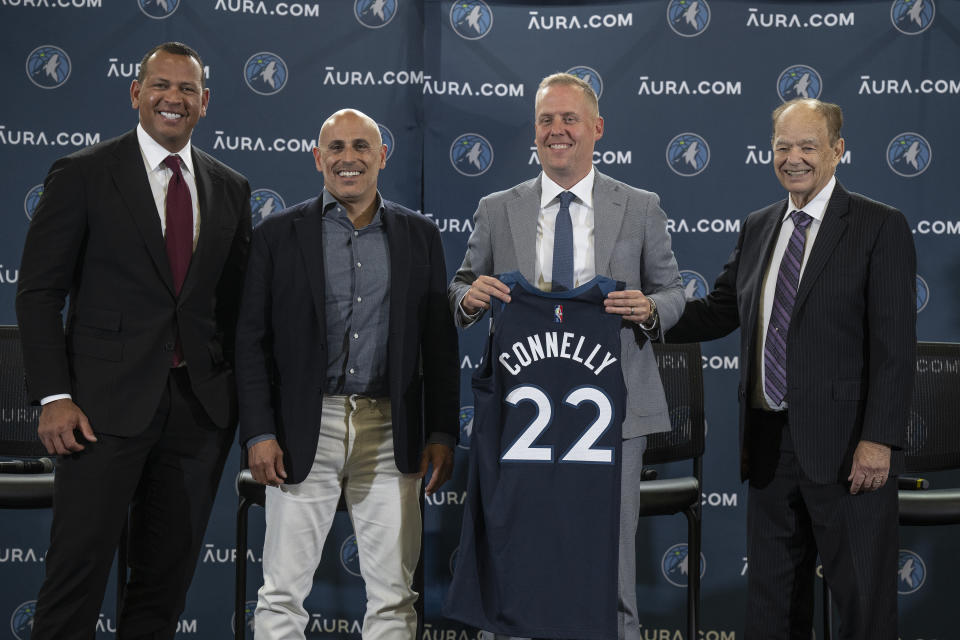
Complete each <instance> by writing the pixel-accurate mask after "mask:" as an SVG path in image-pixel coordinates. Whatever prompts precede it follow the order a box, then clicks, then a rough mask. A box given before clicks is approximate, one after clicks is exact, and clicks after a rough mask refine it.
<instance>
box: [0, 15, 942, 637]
mask: <svg viewBox="0 0 960 640" xmlns="http://www.w3.org/2000/svg"><path fill="white" fill-rule="evenodd" d="M0 24H2V25H3V31H4V33H5V34H6V35H5V36H4V38H3V39H2V41H0V59H3V60H6V63H5V64H4V65H2V67H0V78H2V81H3V85H4V86H5V87H7V89H8V90H9V91H10V94H11V96H12V97H8V99H7V101H6V102H5V103H4V106H3V107H2V108H0V167H2V168H3V170H2V173H0V203H2V205H3V206H2V208H0V215H2V218H0V324H15V322H16V318H15V315H14V296H15V292H16V286H17V280H18V277H19V265H20V257H21V252H22V247H23V241H24V237H25V235H26V231H27V226H28V224H29V221H30V216H31V215H32V213H33V211H34V208H35V206H36V204H37V201H38V200H39V198H40V196H41V195H42V192H43V180H44V177H45V176H46V174H47V170H48V169H49V167H50V165H51V164H52V163H53V162H54V160H56V159H57V158H58V157H60V156H63V155H66V154H69V153H72V152H74V151H76V150H78V149H80V148H82V147H85V146H87V145H90V144H93V143H96V142H100V141H103V140H107V139H109V138H112V137H114V136H117V135H120V134H122V133H124V132H125V131H128V130H130V129H131V128H133V127H134V126H135V125H136V122H137V119H136V118H137V116H136V112H135V111H134V110H132V109H131V107H130V99H129V88H130V83H131V81H132V80H133V79H134V78H135V77H136V74H137V71H138V66H139V61H140V58H141V57H142V55H143V54H144V53H145V52H146V51H147V50H148V49H149V48H150V47H152V46H153V45H155V44H157V43H160V42H163V41H166V40H179V41H182V42H185V43H187V44H189V45H191V46H193V47H194V48H196V49H197V50H198V51H199V53H200V55H201V56H202V57H203V59H204V64H205V69H204V73H205V76H206V81H207V85H208V86H209V87H210V91H211V98H210V105H209V109H208V115H207V117H206V118H204V119H202V120H201V121H200V123H199V125H198V126H197V128H196V131H195V133H194V136H193V143H194V144H195V145H197V146H198V147H200V148H201V149H203V150H205V151H207V152H209V153H211V154H213V155H214V156H216V157H217V158H218V159H220V160H222V161H224V162H226V163H227V164H229V165H230V166H232V167H233V168H235V169H237V170H238V171H240V172H242V173H244V174H245V175H246V176H247V177H248V178H249V180H250V186H251V187H252V189H253V195H252V202H251V205H252V209H253V215H254V224H257V223H258V222H259V221H260V220H262V219H263V218H265V217H267V216H269V215H271V214H272V213H275V212H276V211H278V210H280V209H282V208H283V207H285V206H289V205H292V204H295V203H298V202H301V201H303V200H306V199H307V198H310V197H312V196H314V195H315V194H317V193H318V192H319V190H320V189H321V187H322V177H321V176H320V174H319V173H317V171H316V168H315V166H314V160H313V157H312V155H311V149H312V147H313V146H314V144H315V140H316V136H317V133H318V132H319V129H320V125H321V124H322V122H323V120H324V118H326V116H327V115H329V114H330V113H332V112H333V111H335V110H337V109H340V108H343V107H355V108H358V109H360V110H362V111H364V112H366V113H367V114H369V115H370V116H371V117H372V118H374V119H375V120H376V121H377V123H378V124H379V125H380V130H381V132H382V134H383V139H384V142H385V143H386V144H387V146H388V152H387V167H386V169H385V170H384V171H383V172H381V174H380V191H381V193H382V194H383V195H384V197H386V198H389V199H391V200H395V201H397V202H400V203H402V204H404V205H406V206H409V207H411V208H413V209H419V210H420V211H422V212H423V214H424V215H426V216H427V217H429V218H430V219H431V220H433V221H434V222H435V223H436V224H437V225H438V226H439V228H440V230H441V232H442V235H443V242H444V248H445V251H446V259H447V269H448V272H449V275H450V276H452V275H453V272H454V271H455V270H456V268H457V267H458V266H459V264H460V262H461V260H462V258H463V254H464V251H465V249H466V243H467V238H468V237H469V234H470V232H471V231H472V230H473V213H474V211H475V209H476V206H477V202H478V200H479V199H480V198H481V197H482V196H484V195H486V194H488V193H491V192H493V191H499V190H502V189H507V188H509V187H511V186H513V185H515V184H517V183H519V182H521V181H523V180H526V179H528V178H531V177H534V176H536V175H537V173H538V172H539V171H540V167H539V163H538V159H537V155H536V150H535V145H534V135H533V102H534V97H535V93H536V88H537V84H538V82H539V81H540V79H541V78H542V77H543V76H545V75H548V74H550V73H554V72H557V71H569V72H571V73H574V74H577V75H579V76H580V77H582V78H584V79H585V80H587V81H588V82H589V83H590V84H591V85H592V86H593V87H594V88H595V89H596V91H597V94H598V95H599V96H600V111H601V114H602V115H603V116H604V118H605V131H604V135H603V138H602V139H601V140H599V141H598V143H597V146H596V151H595V153H594V162H595V164H596V167H597V169H598V170H600V171H602V172H604V173H606V174H608V175H611V176H613V177H614V178H617V179H619V180H623V181H625V182H627V183H629V184H631V185H634V186H637V187H642V188H645V189H649V190H651V191H654V192H656V193H658V194H659V195H660V198H661V201H662V206H663V208H664V210H665V211H666V212H667V215H668V216H669V218H670V220H669V226H668V229H669V231H670V233H671V235H672V241H673V249H674V252H675V253H676V256H677V260H678V262H679V264H680V268H681V270H682V271H681V274H682V276H683V282H684V286H685V288H686V291H687V295H688V297H697V296H703V295H705V294H706V292H707V291H708V290H709V289H710V286H711V283H712V281H713V279H714V277H715V276H716V275H717V274H718V273H719V271H720V269H721V267H722V265H723V264H724V262H725V261H726V259H727V257H728V256H729V255H730V252H731V251H732V250H733V248H734V245H735V243H736V239H737V233H738V232H739V230H740V226H741V224H742V221H743V220H744V218H745V217H746V215H747V214H748V213H750V212H751V211H754V210H756V209H759V208H760V207H762V206H764V205H766V204H769V203H770V202H773V201H776V200H779V199H782V198H783V197H784V196H785V194H784V192H783V189H782V187H781V186H780V184H779V183H778V181H777V179H776V177H775V176H774V172H773V167H772V166H771V165H772V151H771V146H770V135H771V121H770V113H771V111H772V110H773V109H774V108H775V107H776V106H777V105H779V104H780V103H781V102H782V101H784V100H787V99H790V98H793V97H798V96H807V97H819V98H822V99H824V100H828V101H831V102H837V103H839V104H840V105H841V106H842V107H843V108H844V113H845V119H846V124H845V126H844V129H843V135H844V137H845V139H846V152H845V154H844V156H843V159H842V161H841V163H840V165H839V167H838V170H837V176H838V178H839V180H840V181H841V182H842V183H843V184H844V186H845V187H847V188H848V189H849V190H851V191H856V192H859V193H863V194H866V195H868V196H870V197H872V198H874V199H877V200H880V201H883V202H885V203H888V204H890V205H893V206H895V207H897V208H899V209H900V210H901V211H903V213H904V214H905V215H906V217H907V219H908V221H909V223H910V225H911V227H912V229H913V231H914V239H915V242H916V247H917V258H918V261H917V269H918V273H917V299H916V301H915V302H914V301H910V300H891V301H890V304H916V306H917V310H918V312H919V315H918V318H917V330H918V331H917V333H918V336H919V338H920V339H921V340H936V341H960V295H958V293H957V284H956V283H957V282H958V280H960V214H958V207H957V206H956V199H955V198H953V197H952V196H950V195H949V185H950V184H951V183H952V182H953V180H955V179H956V176H955V174H954V171H956V166H954V168H952V169H951V164H950V162H952V161H951V160H949V158H950V153H952V152H951V151H950V149H952V148H953V145H957V144H958V143H960V124H958V118H957V114H958V113H960V3H958V2H953V1H950V0H851V1H848V2H816V3H813V2H802V1H799V0H797V1H794V2H770V1H766V0H645V1H633V2H616V1H607V2H589V1H587V0H579V1H577V0H565V1H563V2H550V3H539V4H538V3H531V2H511V1H507V0H502V1H496V0H457V1H456V2H451V1H450V0H336V1H335V0H324V1H319V0H291V1H282V2H281V1H277V0H189V1H188V0H0ZM951 200H953V201H954V204H953V205H951V204H950V202H951ZM479 324H480V325H482V326H481V327H480V328H473V329H471V330H468V331H465V332H463V333H462V334H461V341H460V359H461V401H460V404H461V410H460V418H459V419H460V433H461V442H460V445H459V447H458V449H457V455H456V470H455V472H454V476H453V478H452V480H451V481H450V482H449V483H447V485H445V486H444V487H443V488H442V490H441V491H439V492H437V493H436V494H435V495H434V496H433V497H431V498H428V499H427V500H426V504H425V514H424V517H425V537H424V547H425V570H426V593H425V596H426V599H425V606H426V617H425V622H426V625H425V631H424V634H423V639H424V640H470V639H472V638H475V637H476V636H477V632H476V630H474V629H469V628H466V627H464V626H463V625H460V624H459V623H456V622H454V621H450V620H447V619H444V618H443V617H442V615H441V613H440V608H441V603H442V601H443V597H444V595H445V593H446V589H447V587H448V585H449V583H450V578H451V568H452V566H453V564H454V559H455V556H456V552H457V544H458V540H459V530H460V521H461V517H462V513H463V503H464V499H465V488H466V471H467V456H468V450H469V447H470V433H471V429H472V419H473V406H472V405H473V400H472V396H471V391H470V376H471V374H472V372H473V371H474V369H475V368H476V367H477V366H478V364H479V360H480V357H481V355H482V348H483V343H484V340H483V339H484V336H485V329H486V322H482V323H479ZM703 353H704V356H703V374H704V378H705V388H706V400H705V401H706V415H707V422H708V433H707V452H706V455H705V458H704V488H703V520H704V524H703V556H702V558H701V568H702V574H703V593H702V596H703V606H702V631H701V634H700V638H702V639H705V640H736V639H737V638H740V637H742V634H743V628H744V624H743V612H744V609H745V597H746V596H745V593H746V580H747V572H748V571H749V563H748V561H747V558H746V535H745V530H746V523H745V520H746V491H745V488H744V486H743V485H742V484H741V483H740V481H739V465H738V461H737V404H736V396H737V394H736V389H737V382H738V371H737V370H738V368H739V366H740V362H739V347H738V342H737V336H736V335H733V336H729V337H727V338H725V339H723V340H719V341H716V342H711V343H705V344H704V345H703ZM0 366H3V363H0ZM954 373H956V372H954ZM118 401H119V402H122V398H120V399H118ZM3 410H4V411H7V410H8V408H7V407H3ZM238 469H239V449H237V451H236V452H235V453H234V454H233V457H232V458H231V460H230V461H229V462H228V463H227V471H226V472H225V475H224V479H223V482H222V484H221V488H220V493H219V496H218V499H217V503H216V505H215V508H214V512H213V515H212V518H211V522H210V527H209V529H208V531H207V535H206V540H205V544H204V548H203V550H202V552H201V556H200V564H199V567H198V568H197V573H196V577H195V579H194V581H193V586H192V587H191V589H190V592H189V594H188V599H187V605H186V609H185V611H184V613H183V616H182V620H181V621H180V625H179V632H178V636H177V637H178V638H180V637H183V638H187V637H197V638H203V639H204V640H207V639H211V640H218V639H227V638H231V637H232V635H231V633H232V632H231V620H232V616H233V572H234V563H235V562H237V561H238V559H239V560H241V561H242V560H244V559H245V560H246V561H247V562H248V563H249V566H250V572H249V579H248V584H247V600H248V602H247V611H246V617H247V619H246V623H247V625H248V629H249V631H248V637H251V638H252V636H253V633H252V616H253V608H254V606H255V601H256V591H257V589H258V588H259V586H260V583H261V579H262V574H261V570H260V562H261V555H262V541H263V527H264V524H263V515H262V510H260V509H254V510H253V512H252V513H253V516H252V518H251V527H250V541H251V542H250V548H249V549H248V550H236V549H235V548H234V535H235V533H234V532H235V514H236V503H237V498H236V493H235V491H234V488H233V477H234V475H235V474H236V472H237V471H238ZM661 471H662V474H663V475H670V474H674V475H680V474H683V475H686V474H688V473H689V467H688V466H687V465H686V464H681V463H677V464H675V465H671V466H670V467H669V468H666V469H662V470H661ZM931 480H932V482H933V483H934V486H950V484H951V482H952V483H953V484H954V485H955V486H956V485H960V472H942V473H940V474H935V475H934V476H932V477H931ZM50 520H51V518H50V513H49V512H48V511H43V510H41V511H7V512H4V514H3V516H2V521H0V639H4V638H15V639H17V640H26V639H27V638H29V637H30V630H31V624H32V616H33V609H34V605H35V599H36V596H37V592H38V590H39V587H40V584H41V581H42V579H43V573H44V556H45V554H46V552H47V548H48V544H49V542H48V541H49V535H48V532H49V526H50ZM955 536H956V531H955V530H954V531H951V530H950V528H921V529H910V528H903V529H902V530H901V544H900V546H901V551H900V571H899V573H898V579H899V586H900V597H899V606H900V636H901V637H902V638H903V640H921V639H930V638H941V639H943V638H957V637H960V628H958V625H957V622H956V616H955V615H953V611H952V610H951V609H952V605H950V602H954V601H955V600H956V593H957V590H956V584H955V583H956V581H955V576H956V575H958V573H960V555H958V554H957V553H956V544H955ZM597 552H598V550H594V549H582V550H580V553H584V554H591V553H597ZM686 555H687V547H686V524H685V521H684V519H683V516H679V515H678V516H674V517H673V518H648V519H644V520H642V521H641V524H640V529H639V532H638V545H637V565H638V571H637V591H638V598H639V602H640V615H641V621H642V632H643V638H644V640H679V639H681V638H683V637H684V632H683V631H682V629H684V625H685V598H686V584H687V573H686V572H687V566H688V563H687V558H686ZM557 561H558V562H562V561H563V559H562V558H558V559H557ZM818 582H819V580H818ZM113 593H114V592H113V590H112V585H111V587H110V588H108V591H107V595H106V597H105V599H104V602H103V606H102V614H101V617H100V620H99V622H98V625H97V637H98V638H110V637H113V635H114V633H115V630H116V611H115V601H114V598H113ZM364 601H365V594H364V588H363V582H362V580H361V578H360V575H359V565H358V561H357V547H356V542H355V539H354V537H353V534H352V529H351V525H350V522H349V519H348V517H347V516H346V515H339V516H338V517H337V520H336V522H335V524H334V528H333V531H332V532H331V535H330V536H329V539H328V542H327V548H326V550H325V557H324V559H323V562H322V563H321V566H320V567H319V569H318V571H317V573H316V578H315V587H314V590H313V593H312V594H311V595H310V597H309V599H308V601H307V610H308V612H309V615H310V620H309V623H308V626H307V636H308V637H310V638H359V637H360V629H361V626H362V620H363V612H364ZM7 620H9V623H8V622H7ZM418 640H419V639H418Z"/></svg>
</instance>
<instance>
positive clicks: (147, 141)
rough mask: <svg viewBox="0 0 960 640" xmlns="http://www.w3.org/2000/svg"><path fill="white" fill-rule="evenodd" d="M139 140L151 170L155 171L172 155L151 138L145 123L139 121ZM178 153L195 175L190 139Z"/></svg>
mask: <svg viewBox="0 0 960 640" xmlns="http://www.w3.org/2000/svg"><path fill="white" fill-rule="evenodd" d="M137 141H138V142H139V143H140V152H141V153H143V157H144V158H146V159H147V166H149V167H150V170H151V171H155V170H156V169H157V168H158V167H160V166H162V165H163V160H164V159H165V158H166V157H167V156H169V155H171V154H170V152H169V151H167V150H166V149H164V148H163V147H162V146H161V145H160V143H159V142H157V141H156V140H154V139H153V138H151V137H150V134H149V133H147V130H146V129H144V128H143V125H142V124H139V123H138V124H137ZM176 154H177V155H178V156H180V162H181V163H182V164H183V166H184V167H186V168H187V172H188V173H190V174H193V175H195V174H194V171H193V154H192V153H191V152H190V141H189V140H187V144H185V145H184V146H183V149H180V150H179V151H177V152H176Z"/></svg>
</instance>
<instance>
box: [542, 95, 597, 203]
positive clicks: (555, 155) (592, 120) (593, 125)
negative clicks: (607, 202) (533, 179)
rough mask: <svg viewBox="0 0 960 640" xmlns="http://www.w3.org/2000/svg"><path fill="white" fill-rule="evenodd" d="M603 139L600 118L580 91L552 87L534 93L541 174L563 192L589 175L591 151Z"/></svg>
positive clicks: (591, 160)
mask: <svg viewBox="0 0 960 640" xmlns="http://www.w3.org/2000/svg"><path fill="white" fill-rule="evenodd" d="M602 136H603V118H601V117H600V116H599V115H596V114H595V113H594V112H593V110H592V109H591V108H590V104H589V102H588V101H587V98H586V96H584V94H583V90H582V89H581V88H580V87H577V86H574V85H569V84H553V85H549V86H547V87H544V88H543V89H541V90H540V91H539V93H537V105H536V142H537V155H539V156H540V164H541V165H542V166H543V171H544V173H546V174H547V175H548V176H549V177H550V179H551V180H553V181H554V182H556V183H557V184H559V185H560V186H561V187H563V188H564V189H569V188H570V187H572V186H573V185H575V184H577V183H578V182H580V180H582V179H583V178H584V177H585V176H586V175H587V174H588V173H589V172H590V168H591V167H592V166H593V147H594V144H595V143H596V141H597V140H599V139H600V138H601V137H602Z"/></svg>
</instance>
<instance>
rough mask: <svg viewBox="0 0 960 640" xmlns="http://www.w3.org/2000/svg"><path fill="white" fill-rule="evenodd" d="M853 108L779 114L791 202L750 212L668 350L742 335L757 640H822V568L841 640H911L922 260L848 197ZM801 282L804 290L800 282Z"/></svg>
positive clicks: (778, 149)
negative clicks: (908, 555)
mask: <svg viewBox="0 0 960 640" xmlns="http://www.w3.org/2000/svg"><path fill="white" fill-rule="evenodd" d="M842 123H843V116H842V113H841V111H840V107H838V106H837V105H835V104H830V103H824V102H820V101H818V100H810V99H800V100H793V101H790V102H788V103H786V104H784V105H781V106H780V107H779V108H777V109H776V110H775V111H774V112H773V153H774V161H773V164H774V170H775V171H776V174H777V178H779V180H780V182H781V184H783V186H784V188H785V189H786V190H787V191H788V192H789V198H788V199H787V200H786V201H780V202H777V203H774V204H772V205H770V206H768V207H766V208H764V209H761V210H759V211H756V212H754V213H751V214H750V215H749V216H748V217H747V219H746V221H745V222H744V225H743V228H742V229H741V232H740V238H739V240H738V242H737V247H736V249H735V250H734V252H733V254H732V255H731V257H730V260H729V262H728V263H727V264H726V265H725V267H724V269H723V272H722V273H721V274H720V276H719V277H718V278H717V280H716V282H715V283H714V289H713V291H712V292H711V293H710V294H709V295H708V296H707V297H706V298H703V299H698V300H690V301H688V302H687V305H686V309H685V310H684V313H683V316H682V317H681V319H680V322H679V323H678V324H677V325H676V326H674V327H673V329H671V330H670V331H668V332H667V340H668V341H669V342H690V341H699V340H712V339H714V338H718V337H721V336H723V335H726V334H728V333H730V332H731V331H733V330H734V329H736V328H737V327H738V326H739V327H740V328H741V332H740V345H741V348H740V371H741V377H740V390H739V399H740V453H741V474H742V477H743V479H749V481H750V484H749V494H748V507H747V554H748V557H749V563H750V567H749V574H748V575H749V578H748V603H747V616H746V633H745V638H747V640H776V639H780V638H783V639H787V638H789V639H791V640H794V639H796V640H800V639H802V640H807V639H808V638H810V633H811V626H812V618H813V575H814V568H815V564H816V559H817V554H818V553H819V555H820V559H821V561H822V563H823V572H824V578H825V580H826V582H827V584H828V585H829V586H830V587H831V589H832V590H833V594H834V596H835V600H836V602H837V605H838V609H839V617H840V636H841V637H842V638H857V639H862V640H867V639H869V640H883V639H895V638H896V637H897V548H898V542H897V540H898V536H897V483H896V481H895V477H894V476H896V475H897V474H898V473H900V472H902V470H903V451H902V447H903V445H904V440H905V434H906V425H907V418H908V412H909V406H910V400H911V394H912V390H913V369H914V357H915V349H916V326H915V325H916V306H915V300H916V292H915V286H916V284H915V283H916V255H915V252H914V247H913V239H912V235H911V232H910V227H909V226H908V225H907V221H906V219H905V218H904V216H903V214H901V213H900V212H899V211H897V210H896V209H894V208H892V207H889V206H887V205H884V204H881V203H879V202H875V201H873V200H870V199H868V198H865V197H863V196H861V195H858V194H855V193H849V192H847V190H846V189H844V188H843V187H842V186H841V185H840V183H839V182H837V181H836V178H835V177H834V171H835V169H836V167H837V164H838V163H839V162H840V158H841V157H842V155H843V149H844V141H843V138H841V137H840V127H841V125H842ZM798 282H799V286H798V284H797V283H798Z"/></svg>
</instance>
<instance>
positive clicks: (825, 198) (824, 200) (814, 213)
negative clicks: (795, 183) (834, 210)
mask: <svg viewBox="0 0 960 640" xmlns="http://www.w3.org/2000/svg"><path fill="white" fill-rule="evenodd" d="M836 185H837V176H830V182H828V183H827V184H826V185H825V186H824V187H823V189H820V192H819V193H818V194H817V195H815V196H813V200H811V201H810V202H808V203H807V205H806V206H805V207H803V209H797V208H796V207H795V206H793V198H791V197H790V196H789V195H787V212H786V213H785V214H783V219H784V220H786V219H787V216H788V215H790V214H791V213H793V212H794V211H803V212H804V213H805V214H807V215H808V216H810V217H811V218H814V219H815V220H819V221H820V222H823V216H824V214H825V213H826V212H827V204H828V203H829V202H830V196H832V195H833V188H834V187H835V186H836Z"/></svg>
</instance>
